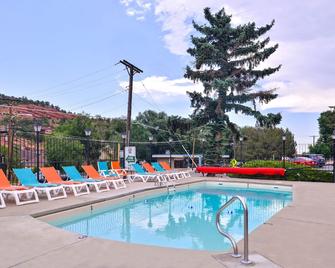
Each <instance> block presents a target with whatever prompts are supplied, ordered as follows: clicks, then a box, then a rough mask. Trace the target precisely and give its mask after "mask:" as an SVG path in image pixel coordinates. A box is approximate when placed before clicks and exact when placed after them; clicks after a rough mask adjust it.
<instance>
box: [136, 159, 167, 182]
mask: <svg viewBox="0 0 335 268" xmlns="http://www.w3.org/2000/svg"><path fill="white" fill-rule="evenodd" d="M142 167H143V168H144V169H145V170H146V171H147V172H148V173H150V174H153V175H160V177H161V179H162V180H163V181H164V182H167V181H168V180H171V179H170V177H169V176H168V175H167V174H166V173H162V172H159V171H157V170H156V169H154V168H153V166H152V165H150V164H149V163H143V164H142ZM172 180H173V179H172Z"/></svg>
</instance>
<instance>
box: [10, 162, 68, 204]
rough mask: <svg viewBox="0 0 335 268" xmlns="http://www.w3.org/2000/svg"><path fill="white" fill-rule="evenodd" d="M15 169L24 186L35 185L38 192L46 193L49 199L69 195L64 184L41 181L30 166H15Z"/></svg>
mask: <svg viewBox="0 0 335 268" xmlns="http://www.w3.org/2000/svg"><path fill="white" fill-rule="evenodd" d="M13 171H14V174H15V175H16V177H17V178H18V179H19V181H20V182H21V184H22V185H23V186H28V187H34V189H35V191H36V192H37V193H38V194H43V193H45V194H46V196H47V198H48V200H55V199H61V198H66V197H67V195H66V192H65V189H64V187H63V186H62V185H57V184H52V183H40V182H39V181H38V180H37V178H36V176H35V174H34V173H33V171H32V170H31V169H30V168H13Z"/></svg>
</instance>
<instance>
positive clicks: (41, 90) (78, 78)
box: [31, 65, 114, 95]
mask: <svg viewBox="0 0 335 268" xmlns="http://www.w3.org/2000/svg"><path fill="white" fill-rule="evenodd" d="M112 67H114V65H109V66H107V67H104V68H101V69H98V70H96V71H93V72H90V73H87V74H84V75H81V76H79V77H77V78H75V79H71V80H68V81H65V82H62V83H59V84H56V85H54V86H51V87H47V88H44V89H40V90H36V91H34V92H32V93H31V94H32V95H34V94H36V93H40V92H44V93H45V92H47V91H50V90H51V89H55V88H58V87H61V86H65V85H68V84H71V83H73V82H76V81H79V80H81V79H84V78H86V77H89V76H92V75H95V74H97V73H101V72H103V71H105V70H108V69H110V68H112Z"/></svg>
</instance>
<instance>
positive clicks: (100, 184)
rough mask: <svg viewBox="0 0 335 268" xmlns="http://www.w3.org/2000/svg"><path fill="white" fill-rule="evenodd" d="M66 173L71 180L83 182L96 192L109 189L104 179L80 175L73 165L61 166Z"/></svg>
mask: <svg viewBox="0 0 335 268" xmlns="http://www.w3.org/2000/svg"><path fill="white" fill-rule="evenodd" d="M62 168H63V170H64V171H65V173H66V175H67V176H68V177H69V178H70V179H71V180H73V181H78V182H82V183H83V182H84V183H86V184H87V185H88V186H91V187H93V188H94V189H95V191H96V192H98V193H99V192H105V191H108V190H109V187H108V183H107V182H106V181H96V180H93V179H85V178H83V177H82V176H81V174H80V172H79V171H78V169H76V167H75V166H67V167H62Z"/></svg>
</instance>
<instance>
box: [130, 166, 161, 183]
mask: <svg viewBox="0 0 335 268" xmlns="http://www.w3.org/2000/svg"><path fill="white" fill-rule="evenodd" d="M132 167H133V169H134V171H135V174H133V175H132V176H133V180H135V179H136V178H139V179H140V180H142V181H143V182H147V181H149V180H150V179H151V180H153V181H158V182H162V179H161V176H160V175H158V174H150V173H148V172H146V171H145V170H144V169H143V167H142V166H141V165H140V164H132Z"/></svg>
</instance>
